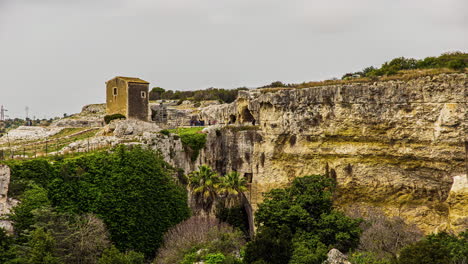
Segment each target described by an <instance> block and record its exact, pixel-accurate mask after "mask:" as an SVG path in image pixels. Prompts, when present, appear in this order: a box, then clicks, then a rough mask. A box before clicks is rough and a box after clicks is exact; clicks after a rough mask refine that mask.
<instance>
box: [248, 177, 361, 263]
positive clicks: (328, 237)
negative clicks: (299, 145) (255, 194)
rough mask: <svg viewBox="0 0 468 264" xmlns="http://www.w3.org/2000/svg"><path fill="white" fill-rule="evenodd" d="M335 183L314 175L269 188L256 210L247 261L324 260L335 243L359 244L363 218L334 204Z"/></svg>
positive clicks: (350, 246)
mask: <svg viewBox="0 0 468 264" xmlns="http://www.w3.org/2000/svg"><path fill="white" fill-rule="evenodd" d="M334 188H335V183H334V181H333V180H332V179H330V178H327V177H324V176H319V175H314V176H306V177H303V178H296V179H294V181H293V182H292V184H291V186H290V187H287V188H285V189H273V190H271V191H270V192H268V193H266V194H265V200H264V202H263V203H262V204H260V205H259V209H258V211H257V212H256V214H255V221H256V225H257V227H258V234H257V236H256V237H255V238H254V240H253V241H252V242H250V243H249V244H248V245H247V248H246V256H245V261H246V263H254V262H256V261H262V260H263V261H266V262H267V263H288V262H289V263H321V262H322V261H323V260H324V259H325V257H326V253H327V252H328V250H329V249H331V248H332V247H334V248H337V249H339V250H341V251H343V252H346V251H348V250H350V249H353V248H355V247H356V246H357V245H358V242H359V235H360V232H361V230H360V228H359V223H360V220H355V219H351V218H349V217H347V216H345V215H344V214H342V213H339V212H337V211H335V210H333V206H332V195H333V190H334ZM278 254H279V255H278Z"/></svg>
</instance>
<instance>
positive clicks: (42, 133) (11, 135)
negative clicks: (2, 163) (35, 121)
mask: <svg viewBox="0 0 468 264" xmlns="http://www.w3.org/2000/svg"><path fill="white" fill-rule="evenodd" d="M62 129H63V128H60V127H39V126H20V127H18V128H16V129H13V130H11V131H10V132H8V135H7V136H3V137H1V138H0V144H3V143H7V142H8V141H16V140H28V141H31V140H39V139H44V138H47V137H50V136H53V135H55V134H57V133H58V132H60V131H62Z"/></svg>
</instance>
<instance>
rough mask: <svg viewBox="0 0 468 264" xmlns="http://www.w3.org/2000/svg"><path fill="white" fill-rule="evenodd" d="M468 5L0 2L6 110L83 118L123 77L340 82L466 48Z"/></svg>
mask: <svg viewBox="0 0 468 264" xmlns="http://www.w3.org/2000/svg"><path fill="white" fill-rule="evenodd" d="M467 5H468V1H466V0H353V1H349V0H327V1H323V0H320V1H319V0H288V1H285V0H81V1H79V0H72V1H66V0H0V57H1V58H2V60H0V72H2V87H0V104H6V103H8V104H9V105H8V107H9V108H10V109H11V112H10V113H11V114H13V113H17V115H22V114H23V112H24V106H25V105H29V106H30V107H31V110H32V111H37V112H41V113H44V114H47V115H56V114H62V113H63V112H67V113H72V112H76V111H79V109H80V108H81V106H82V105H84V104H87V103H94V102H99V101H103V99H104V95H103V92H102V89H103V82H104V81H105V80H106V79H109V78H111V77H113V76H114V75H133V76H138V77H142V78H144V79H148V80H149V81H151V83H152V84H153V85H157V86H162V87H164V88H168V89H182V90H187V89H198V88H206V87H210V86H216V87H227V88H229V87H239V86H244V85H245V86H249V87H251V86H256V85H263V84H265V83H269V82H271V81H276V80H281V81H285V82H302V81H310V80H319V79H324V78H330V77H339V76H341V75H342V74H343V73H345V72H348V71H353V70H360V69H362V68H363V67H365V66H369V65H379V64H381V63H383V62H384V61H385V60H388V59H391V58H393V57H397V56H407V57H424V56H435V55H437V54H440V53H441V52H444V51H450V50H460V49H465V50H466V47H468V36H467V34H466V29H467V28H468V25H467V16H466V14H467V13H468V6H467ZM18 80H21V82H18ZM5 87H8V89H7V88H5ZM70 96H72V97H73V100H69V101H67V100H56V98H68V97H70ZM15 107H16V108H17V110H15V109H14V108H15Z"/></svg>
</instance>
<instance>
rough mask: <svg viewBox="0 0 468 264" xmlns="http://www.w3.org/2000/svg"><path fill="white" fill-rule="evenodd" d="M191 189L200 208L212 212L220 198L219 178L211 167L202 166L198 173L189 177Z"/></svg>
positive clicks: (194, 172)
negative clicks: (217, 199)
mask: <svg viewBox="0 0 468 264" xmlns="http://www.w3.org/2000/svg"><path fill="white" fill-rule="evenodd" d="M188 180H189V188H190V189H191V191H192V193H193V195H194V198H195V203H196V205H197V207H198V208H201V209H203V210H204V211H206V212H210V211H211V208H212V207H213V204H214V202H215V200H216V197H217V196H218V188H219V181H220V179H219V176H218V174H216V172H214V171H213V170H212V169H211V168H210V167H209V166H207V165H201V166H199V167H198V171H193V172H192V173H190V174H189V175H188Z"/></svg>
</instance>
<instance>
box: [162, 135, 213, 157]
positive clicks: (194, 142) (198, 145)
mask: <svg viewBox="0 0 468 264" xmlns="http://www.w3.org/2000/svg"><path fill="white" fill-rule="evenodd" d="M202 130H203V127H190V128H177V129H163V130H161V131H160V132H159V133H161V134H163V135H166V136H168V135H169V134H170V133H175V134H177V135H178V136H179V137H180V140H181V141H182V145H183V146H184V147H185V150H186V151H187V152H189V153H190V158H191V160H192V161H195V160H196V159H197V158H198V155H199V154H200V150H201V149H203V148H204V147H205V144H206V134H205V133H202V132H201V131H202Z"/></svg>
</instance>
